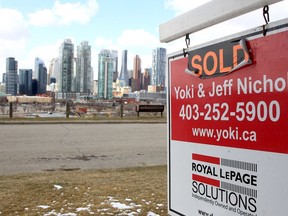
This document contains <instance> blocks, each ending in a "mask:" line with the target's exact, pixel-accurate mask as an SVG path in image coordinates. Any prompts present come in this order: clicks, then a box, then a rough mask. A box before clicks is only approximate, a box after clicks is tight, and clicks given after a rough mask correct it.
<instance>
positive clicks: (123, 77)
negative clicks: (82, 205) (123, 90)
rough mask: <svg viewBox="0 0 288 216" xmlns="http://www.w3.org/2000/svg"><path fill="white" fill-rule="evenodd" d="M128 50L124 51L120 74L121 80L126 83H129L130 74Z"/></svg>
mask: <svg viewBox="0 0 288 216" xmlns="http://www.w3.org/2000/svg"><path fill="white" fill-rule="evenodd" d="M127 53H128V51H127V50H123V51H122V65H121V72H120V76H119V80H121V81H125V85H126V86H128V85H129V76H128V70H127Z"/></svg>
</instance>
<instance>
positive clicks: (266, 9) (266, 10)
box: [263, 5, 270, 24]
mask: <svg viewBox="0 0 288 216" xmlns="http://www.w3.org/2000/svg"><path fill="white" fill-rule="evenodd" d="M263 17H264V20H265V22H266V24H268V23H269V22H270V17H269V6H268V5H265V6H264V7H263Z"/></svg>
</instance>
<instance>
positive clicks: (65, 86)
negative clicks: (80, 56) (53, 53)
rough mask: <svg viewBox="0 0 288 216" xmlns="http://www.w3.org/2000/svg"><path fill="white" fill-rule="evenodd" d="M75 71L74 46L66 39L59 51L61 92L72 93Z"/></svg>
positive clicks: (59, 84)
mask: <svg viewBox="0 0 288 216" xmlns="http://www.w3.org/2000/svg"><path fill="white" fill-rule="evenodd" d="M73 70H74V44H73V43H72V41H71V40H70V39H65V40H64V42H63V43H62V44H61V47H60V49H59V80H57V83H58V91H59V92H61V93H70V92H72V79H73Z"/></svg>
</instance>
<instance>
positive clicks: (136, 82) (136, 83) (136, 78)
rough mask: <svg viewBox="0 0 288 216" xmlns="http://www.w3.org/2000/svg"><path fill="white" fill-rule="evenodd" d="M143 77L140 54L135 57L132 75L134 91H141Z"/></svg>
mask: <svg viewBox="0 0 288 216" xmlns="http://www.w3.org/2000/svg"><path fill="white" fill-rule="evenodd" d="M140 78H141V59H140V57H139V56H138V55H136V56H135V57H134V64H133V76H132V85H131V87H132V91H140V90H141V89H140Z"/></svg>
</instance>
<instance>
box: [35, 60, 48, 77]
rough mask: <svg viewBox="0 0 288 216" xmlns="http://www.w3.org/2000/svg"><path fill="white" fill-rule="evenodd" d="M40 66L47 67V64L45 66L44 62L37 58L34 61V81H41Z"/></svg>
mask: <svg viewBox="0 0 288 216" xmlns="http://www.w3.org/2000/svg"><path fill="white" fill-rule="evenodd" d="M39 65H42V66H43V65H44V67H45V64H44V61H43V60H42V59H40V58H38V57H36V58H35V61H34V73H33V79H37V80H39Z"/></svg>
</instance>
